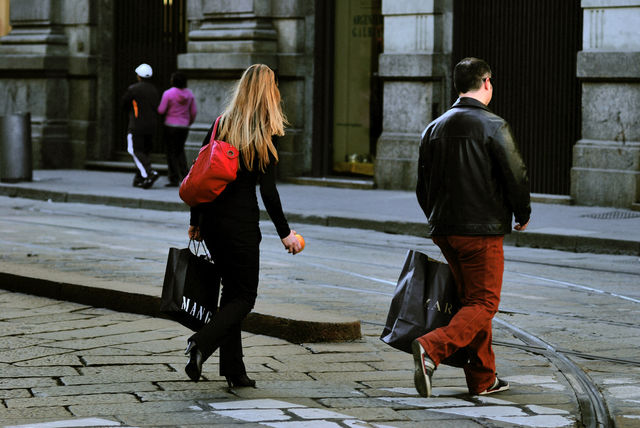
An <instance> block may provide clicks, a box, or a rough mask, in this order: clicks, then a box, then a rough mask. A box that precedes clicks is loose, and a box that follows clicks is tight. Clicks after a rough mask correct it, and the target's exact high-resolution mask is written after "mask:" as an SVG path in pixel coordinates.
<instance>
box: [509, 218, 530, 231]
mask: <svg viewBox="0 0 640 428" xmlns="http://www.w3.org/2000/svg"><path fill="white" fill-rule="evenodd" d="M529 221H531V220H529ZM529 221H527V222H526V223H525V224H524V225H521V224H520V223H516V225H515V226H513V228H514V229H515V230H517V231H518V232H524V230H525V229H526V228H527V226H529Z"/></svg>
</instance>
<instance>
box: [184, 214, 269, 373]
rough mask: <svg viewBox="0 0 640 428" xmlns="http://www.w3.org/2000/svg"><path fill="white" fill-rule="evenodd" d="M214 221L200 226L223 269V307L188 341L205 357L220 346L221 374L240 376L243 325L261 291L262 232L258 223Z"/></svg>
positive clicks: (217, 262)
mask: <svg viewBox="0 0 640 428" xmlns="http://www.w3.org/2000/svg"><path fill="white" fill-rule="evenodd" d="M215 223H217V224H213V225H211V224H207V225H206V226H204V227H201V232H202V233H203V235H204V239H205V243H206V244H207V248H208V249H209V251H211V256H212V257H213V260H214V262H215V264H216V266H218V269H220V276H221V278H222V294H221V298H220V309H219V310H218V312H217V313H216V315H215V316H214V317H213V318H212V319H211V321H210V322H209V323H208V324H206V325H205V326H204V327H203V328H202V329H201V330H200V331H198V332H197V333H196V334H194V335H193V336H191V338H190V339H189V340H190V341H194V342H195V343H196V344H197V346H198V349H200V351H201V352H202V356H203V357H204V359H205V360H206V359H207V358H209V357H210V356H211V354H213V353H214V352H215V351H216V349H218V348H220V375H221V376H232V375H240V374H244V373H246V369H245V366H244V362H243V361H242V357H243V354H242V336H241V330H240V327H241V324H242V321H243V320H244V319H245V317H246V316H247V315H248V314H249V312H251V309H253V306H254V304H255V301H256V297H257V293H258V273H259V268H260V240H261V235H260V229H259V227H258V224H257V223H255V224H246V223H245V224H237V223H236V222H232V221H220V220H219V219H218V220H217V221H215ZM207 226H209V227H207ZM211 226H213V227H211Z"/></svg>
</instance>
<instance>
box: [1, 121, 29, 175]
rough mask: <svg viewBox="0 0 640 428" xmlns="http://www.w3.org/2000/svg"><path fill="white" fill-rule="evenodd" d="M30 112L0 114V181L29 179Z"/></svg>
mask: <svg viewBox="0 0 640 428" xmlns="http://www.w3.org/2000/svg"><path fill="white" fill-rule="evenodd" d="M31 151H32V150H31V113H16V114H10V115H7V116H0V181H4V182H9V183H15V182H18V181H31V180H32V178H33V166H32V161H31Z"/></svg>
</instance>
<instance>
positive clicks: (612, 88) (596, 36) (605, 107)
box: [571, 0, 640, 208]
mask: <svg viewBox="0 0 640 428" xmlns="http://www.w3.org/2000/svg"><path fill="white" fill-rule="evenodd" d="M582 7H583V9H584V23H583V27H584V35H583V50H582V51H581V52H579V53H578V61H577V76H578V77H579V78H580V79H581V81H582V139H581V140H580V141H578V142H577V144H576V145H575V146H574V149H573V168H572V169H571V196H572V198H573V199H574V201H575V202H576V203H577V204H580V205H600V206H614V207H623V208H631V207H633V206H634V205H635V206H638V205H637V203H638V201H640V37H638V28H640V1H638V0H582Z"/></svg>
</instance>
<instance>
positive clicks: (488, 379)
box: [417, 236, 504, 393]
mask: <svg viewBox="0 0 640 428" xmlns="http://www.w3.org/2000/svg"><path fill="white" fill-rule="evenodd" d="M433 240H434V242H435V243H436V244H437V245H438V246H439V247H440V248H441V249H442V252H443V254H444V256H445V258H446V259H447V261H448V262H449V264H450V265H451V268H452V271H453V272H454V276H455V277H456V281H457V282H458V283H459V284H458V285H459V291H460V292H461V293H460V294H461V295H460V296H459V297H460V300H461V304H462V307H461V308H460V310H459V311H458V312H457V313H456V315H454V317H453V318H452V319H451V321H450V323H449V325H447V326H445V327H441V328H438V329H436V330H434V331H432V332H430V333H428V334H426V335H424V336H422V337H420V338H418V339H417V340H418V342H419V343H420V345H421V346H422V348H423V349H424V351H425V352H426V355H427V356H428V357H429V358H430V359H431V360H432V361H433V362H434V363H435V365H436V366H437V365H438V364H439V363H440V362H441V361H442V360H444V359H445V358H446V357H448V356H450V355H452V354H453V353H454V352H455V351H457V350H458V349H460V348H464V347H466V346H468V345H470V344H472V343H474V341H475V340H478V344H477V346H476V347H477V352H478V357H477V358H476V359H475V360H474V361H475V362H476V365H478V364H479V366H480V367H481V369H480V368H478V367H475V366H474V367H470V368H469V370H470V371H471V372H472V376H471V384H469V383H468V386H469V391H470V392H472V393H477V392H480V391H484V390H486V389H487V388H489V387H490V386H491V385H492V384H493V382H494V380H495V362H494V358H493V352H492V351H491V347H490V343H491V339H490V331H491V319H492V318H493V316H494V314H495V313H496V312H497V311H498V305H499V302H500V290H501V288H502V273H503V269H504V256H503V254H504V253H503V250H502V242H503V237H502V236H477V237H476V236H446V237H434V239H433ZM487 331H488V332H489V335H488V343H489V346H488V350H489V352H487V348H486V347H483V344H485V343H486V340H485V341H484V342H483V341H482V340H480V338H481V337H483V335H484V336H487ZM472 352H475V351H472ZM468 379H469V377H468Z"/></svg>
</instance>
